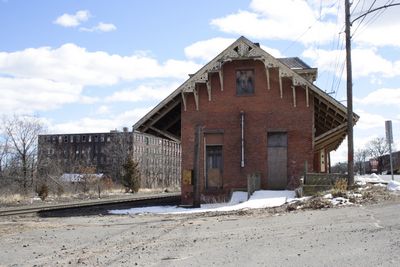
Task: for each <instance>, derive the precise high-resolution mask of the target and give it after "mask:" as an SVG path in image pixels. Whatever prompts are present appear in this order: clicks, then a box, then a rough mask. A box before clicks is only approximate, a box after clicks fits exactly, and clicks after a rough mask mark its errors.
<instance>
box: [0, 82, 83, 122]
mask: <svg viewBox="0 0 400 267" xmlns="http://www.w3.org/2000/svg"><path fill="white" fill-rule="evenodd" d="M0 92H1V93H2V97H1V98H0V113H3V114H4V113H6V114H11V113H25V114H26V113H33V112H34V111H45V110H50V109H54V108H57V107H59V106H61V105H64V104H68V103H73V102H79V101H80V100H81V99H82V98H84V97H83V96H81V95H80V94H81V92H82V86H80V85H76V84H70V83H63V82H55V81H51V80H45V79H40V78H17V79H15V78H6V77H0Z"/></svg>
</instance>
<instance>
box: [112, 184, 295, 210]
mask: <svg viewBox="0 0 400 267" xmlns="http://www.w3.org/2000/svg"><path fill="white" fill-rule="evenodd" d="M295 197H296V195H295V192H294V191H288V190H283V191H272V190H260V191H255V192H254V193H253V195H251V197H250V199H249V200H247V201H245V200H246V199H247V193H246V192H234V193H233V194H232V198H231V200H230V202H229V203H219V204H202V205H201V207H200V208H193V209H185V208H181V207H176V206H152V207H143V208H132V209H126V210H110V211H108V212H109V213H110V214H143V213H154V214H187V213H201V212H224V211H234V210H243V209H262V208H271V207H278V206H282V205H283V204H285V203H287V202H291V201H293V200H294V199H295Z"/></svg>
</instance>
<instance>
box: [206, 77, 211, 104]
mask: <svg viewBox="0 0 400 267" xmlns="http://www.w3.org/2000/svg"><path fill="white" fill-rule="evenodd" d="M206 86H207V93H208V101H211V81H209V80H208V81H207V82H206Z"/></svg>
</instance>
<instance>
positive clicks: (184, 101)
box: [181, 91, 187, 111]
mask: <svg viewBox="0 0 400 267" xmlns="http://www.w3.org/2000/svg"><path fill="white" fill-rule="evenodd" d="M181 95H182V102H183V108H184V110H185V111H186V110H187V109H186V96H185V93H184V92H183V91H182V93H181Z"/></svg>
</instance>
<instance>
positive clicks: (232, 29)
mask: <svg viewBox="0 0 400 267" xmlns="http://www.w3.org/2000/svg"><path fill="white" fill-rule="evenodd" d="M327 2H329V3H324V4H323V9H322V10H323V12H322V10H321V16H322V15H329V14H332V9H333V7H332V3H331V2H332V1H327ZM249 8H250V11H247V10H240V11H238V12H237V13H234V14H230V15H227V16H225V17H222V18H216V19H213V20H212V21H211V25H214V26H216V27H217V28H218V29H219V30H221V31H223V32H227V33H232V34H239V35H245V36H247V37H249V38H257V39H275V40H292V41H298V42H300V43H304V44H308V43H313V42H319V43H326V42H328V41H330V40H332V38H333V37H336V35H337V33H338V32H339V31H340V27H341V26H337V25H336V22H332V21H331V20H328V19H327V20H319V17H320V14H319V12H317V11H316V3H315V4H313V3H308V2H306V1H304V0H281V1H266V0H253V1H251V4H250V7H249ZM303 33H304V35H302V34H303ZM300 35H302V36H301V38H299V37H300Z"/></svg>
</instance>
